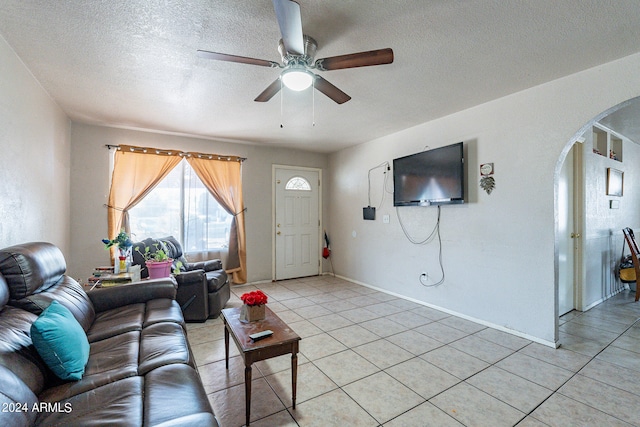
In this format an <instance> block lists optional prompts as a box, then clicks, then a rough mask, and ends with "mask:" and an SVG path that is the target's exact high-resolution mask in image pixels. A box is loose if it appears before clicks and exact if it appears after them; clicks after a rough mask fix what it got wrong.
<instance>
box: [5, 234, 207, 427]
mask: <svg viewBox="0 0 640 427" xmlns="http://www.w3.org/2000/svg"><path fill="white" fill-rule="evenodd" d="M65 270H66V265H65V260H64V257H63V255H62V253H61V251H60V250H59V249H58V248H57V247H55V246H54V245H52V244H49V243H25V244H22V245H16V246H12V247H9V248H5V249H2V250H0V425H3V426H16V427H21V426H76V425H77V426H87V425H91V426H101V425H104V426H143V425H144V426H163V427H169V426H198V427H200V426H218V423H217V421H216V419H215V416H214V414H213V411H212V409H211V405H210V404H209V401H208V399H207V395H206V393H205V390H204V387H203V385H202V382H201V380H200V376H199V374H198V371H197V369H196V364H195V361H194V358H193V354H192V352H191V348H190V346H189V342H188V340H187V333H186V330H185V324H184V320H183V317H182V313H181V310H180V307H179V306H178V304H177V303H176V301H175V295H176V288H175V285H174V284H173V282H172V281H171V280H167V279H161V280H152V281H144V282H138V283H134V284H129V285H123V286H119V287H113V288H104V289H96V290H93V291H91V292H89V293H85V292H84V290H83V288H82V286H81V285H79V284H78V283H77V282H76V281H75V280H73V279H72V278H70V277H68V276H66V275H65V274H64V273H65ZM54 300H55V301H57V302H58V303H60V304H62V305H63V306H64V307H66V308H67V309H68V310H69V311H70V312H71V313H72V314H73V317H75V318H76V320H77V321H78V323H79V324H80V325H81V326H82V329H84V331H85V332H86V335H87V338H88V341H89V344H90V353H89V361H88V363H87V365H86V367H85V372H84V375H83V376H82V379H80V380H79V381H63V380H61V379H59V378H58V377H57V376H55V375H54V374H53V372H52V371H51V370H50V369H49V368H48V367H47V365H46V364H45V363H44V362H43V359H42V358H41V357H40V355H39V354H38V352H37V350H36V349H35V347H34V345H33V342H32V340H31V336H30V328H31V325H32V323H33V322H34V321H35V320H36V319H37V318H38V315H39V314H40V313H41V312H42V311H43V310H44V309H45V308H47V307H48V306H49V304H51V302H52V301H54Z"/></svg>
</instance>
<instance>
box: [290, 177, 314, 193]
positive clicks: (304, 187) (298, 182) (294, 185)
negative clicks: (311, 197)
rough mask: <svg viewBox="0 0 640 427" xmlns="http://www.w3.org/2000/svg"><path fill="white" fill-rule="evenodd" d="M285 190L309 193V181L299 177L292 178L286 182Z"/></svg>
mask: <svg viewBox="0 0 640 427" xmlns="http://www.w3.org/2000/svg"><path fill="white" fill-rule="evenodd" d="M284 189H285V190H298V191H311V185H310V184H309V181H307V180H306V179H304V178H303V177H301V176H294V177H293V178H291V179H290V180H289V181H287V185H285V186H284Z"/></svg>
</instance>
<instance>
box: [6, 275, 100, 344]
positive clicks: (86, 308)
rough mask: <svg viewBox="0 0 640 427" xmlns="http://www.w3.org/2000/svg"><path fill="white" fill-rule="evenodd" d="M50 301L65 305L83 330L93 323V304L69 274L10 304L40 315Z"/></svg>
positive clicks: (86, 329)
mask: <svg viewBox="0 0 640 427" xmlns="http://www.w3.org/2000/svg"><path fill="white" fill-rule="evenodd" d="M51 301H58V302H59V303H60V304H62V305H63V306H65V308H67V309H68V310H69V311H70V312H71V314H73V316H74V317H75V318H76V320H77V321H78V323H80V326H82V329H84V330H85V332H86V331H88V330H89V328H90V327H91V325H92V324H93V321H94V319H95V315H96V313H95V310H94V308H93V304H92V303H91V300H90V299H89V297H88V296H87V293H86V292H85V291H84V289H82V286H81V285H80V284H79V283H78V282H76V281H75V280H74V279H72V278H71V277H69V276H63V278H62V279H61V280H59V281H58V282H57V283H56V284H54V285H52V286H51V287H49V288H48V289H47V290H46V292H36V293H34V294H31V295H27V296H26V297H24V298H21V299H19V300H13V301H11V305H13V306H14V307H19V308H22V309H23V310H27V311H30V312H31V313H33V314H36V315H40V314H41V313H42V311H43V310H44V309H45V308H47V307H49V304H51Z"/></svg>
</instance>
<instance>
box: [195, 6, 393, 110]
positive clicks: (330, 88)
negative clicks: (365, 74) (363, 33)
mask: <svg viewBox="0 0 640 427" xmlns="http://www.w3.org/2000/svg"><path fill="white" fill-rule="evenodd" d="M273 7H274V9H275V12H276V18H277V19H278V25H279V26H280V33H281V34H282V38H281V39H280V42H279V43H278V51H279V52H280V56H281V57H282V64H280V63H278V62H274V61H268V60H264V59H256V58H247V57H245V56H237V55H229V54H226V53H217V52H209V51H206V50H198V56H200V57H202V58H208V59H214V60H217V61H227V62H237V63H241V64H250V65H259V66H263V67H271V68H282V72H281V73H280V76H279V77H278V78H277V79H276V80H275V81H274V82H273V83H271V84H270V85H269V86H268V87H267V88H266V89H265V90H264V91H262V93H261V94H260V95H258V97H257V98H256V99H255V101H257V102H267V101H269V100H270V99H271V98H273V96H274V95H275V94H276V93H278V91H279V90H280V89H281V87H282V85H283V84H284V85H285V86H286V87H288V88H289V89H292V90H297V91H300V90H305V89H307V88H308V87H309V86H311V85H312V84H313V86H314V87H315V88H316V89H317V90H319V91H320V92H322V93H323V94H325V95H326V96H328V97H329V98H331V99H332V100H334V101H335V102H337V103H338V104H343V103H345V102H347V101H348V100H350V99H351V97H350V96H349V95H347V94H346V93H344V92H343V91H341V90H340V89H338V88H337V87H336V86H334V85H333V84H331V83H329V82H328V81H327V80H325V79H324V78H322V77H320V76H319V75H317V74H314V73H312V72H311V70H313V69H315V70H318V71H331V70H341V69H345V68H356V67H368V66H370V65H382V64H390V63H392V62H393V50H391V49H390V48H386V49H378V50H371V51H367V52H358V53H351V54H347V55H340V56H332V57H329V58H322V59H317V60H315V62H314V57H315V54H316V49H317V47H318V44H317V43H316V41H315V40H314V39H313V38H311V37H309V36H307V35H306V34H303V32H302V16H301V14H300V5H299V4H298V3H297V2H295V1H294V0H273Z"/></svg>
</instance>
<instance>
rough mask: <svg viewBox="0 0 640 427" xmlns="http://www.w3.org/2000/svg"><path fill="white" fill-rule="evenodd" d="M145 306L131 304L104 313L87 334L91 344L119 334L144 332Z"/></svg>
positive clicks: (99, 314)
mask: <svg viewBox="0 0 640 427" xmlns="http://www.w3.org/2000/svg"><path fill="white" fill-rule="evenodd" d="M144 312H145V304H142V303H140V304H129V305H125V306H123V307H120V308H114V309H111V310H107V311H103V312H101V313H98V314H97V315H96V320H95V321H94V322H93V325H92V326H91V328H90V329H89V332H87V338H88V339H89V342H95V341H99V340H103V339H105V338H109V337H113V336H116V335H119V334H124V333H126V332H131V331H140V330H142V319H143V318H144Z"/></svg>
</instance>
